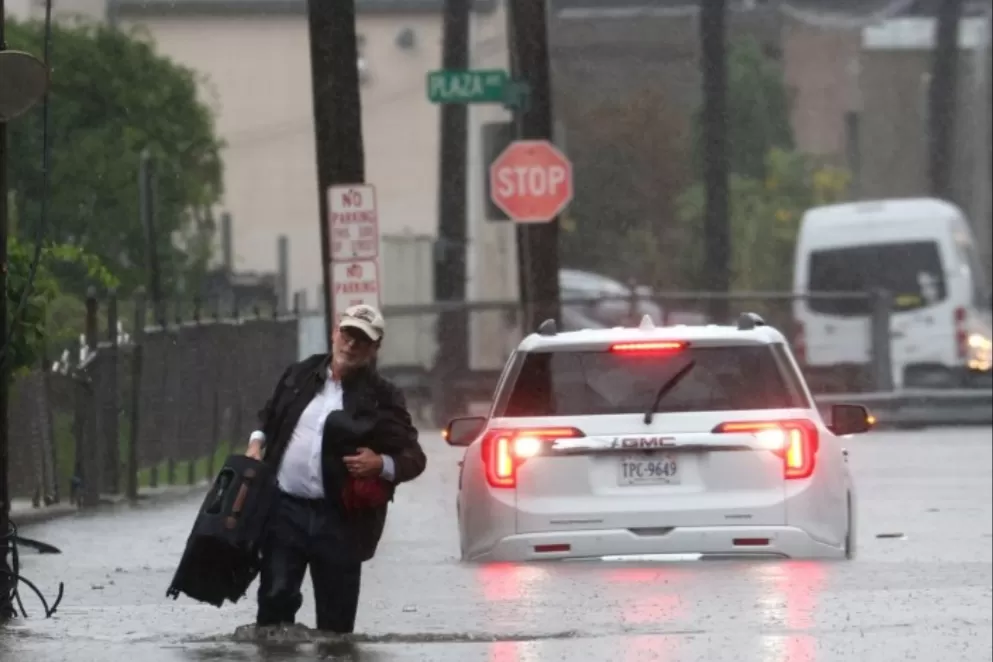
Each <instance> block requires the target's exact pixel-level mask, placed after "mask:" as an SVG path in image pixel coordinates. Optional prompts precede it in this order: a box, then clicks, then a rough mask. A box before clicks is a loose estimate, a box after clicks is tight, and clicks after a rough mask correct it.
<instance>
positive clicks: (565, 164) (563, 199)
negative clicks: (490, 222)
mask: <svg viewBox="0 0 993 662" xmlns="http://www.w3.org/2000/svg"><path fill="white" fill-rule="evenodd" d="M572 196H573V181H572V163H571V162H570V161H569V159H568V158H567V157H566V156H565V155H564V154H563V153H562V152H560V151H559V150H558V148H556V147H555V145H553V144H552V143H551V142H549V141H547V140H517V141H514V142H512V143H511V144H510V145H509V146H508V147H507V149H505V150H504V151H503V153H502V154H500V156H498V157H497V158H496V160H494V161H493V163H492V165H490V198H491V200H492V201H493V204H494V205H496V206H497V207H498V208H500V209H501V210H503V212H504V213H506V214H507V216H509V217H510V219H511V220H512V221H514V222H515V223H548V222H550V221H552V220H554V219H555V217H556V216H558V215H559V214H561V213H562V211H563V210H565V208H566V207H568V206H569V203H570V202H571V201H572Z"/></svg>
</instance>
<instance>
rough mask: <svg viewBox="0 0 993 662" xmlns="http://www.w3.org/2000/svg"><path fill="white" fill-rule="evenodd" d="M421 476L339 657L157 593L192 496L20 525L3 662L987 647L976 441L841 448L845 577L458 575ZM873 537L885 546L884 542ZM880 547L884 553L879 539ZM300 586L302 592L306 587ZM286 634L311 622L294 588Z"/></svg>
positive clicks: (805, 568)
mask: <svg viewBox="0 0 993 662" xmlns="http://www.w3.org/2000/svg"><path fill="white" fill-rule="evenodd" d="M424 445H425V450H426V452H427V453H428V456H429V464H428V470H427V471H426V472H425V474H424V475H423V476H422V477H421V479H420V480H418V481H416V482H414V483H412V484H409V485H406V486H404V487H403V488H401V489H400V491H399V493H398V495H397V502H396V504H395V506H394V507H393V508H392V509H391V512H390V516H389V521H388V524H387V530H386V534H385V536H384V538H383V542H382V544H381V545H380V551H379V554H378V556H377V557H376V558H375V559H374V561H373V562H371V563H369V564H367V565H366V567H365V570H364V576H363V590H362V597H361V606H360V609H359V615H358V623H357V631H358V632H359V633H360V634H358V635H356V636H355V637H353V640H352V641H351V642H330V641H324V642H318V643H313V642H305V643H275V642H266V643H260V642H257V641H243V640H240V639H241V637H236V636H235V632H236V629H237V628H238V627H239V626H243V625H246V624H250V623H251V622H252V621H253V619H254V613H255V585H253V587H252V589H251V591H250V593H249V595H248V596H247V597H246V598H245V599H244V600H242V602H241V603H239V604H238V605H235V606H231V605H226V606H225V607H223V608H222V609H215V608H213V607H208V606H203V605H198V604H196V603H193V602H192V601H190V600H189V599H188V598H185V597H181V598H180V599H179V600H178V601H172V600H168V599H166V597H165V591H166V588H167V587H168V585H169V582H170V579H171V578H172V574H173V572H174V571H175V568H176V566H177V564H178V562H179V558H180V554H181V552H182V550H183V545H184V542H185V538H186V536H187V534H188V532H189V528H190V526H191V524H192V522H193V518H194V515H195V512H196V508H197V506H198V505H199V502H200V498H199V497H194V498H189V499H184V500H182V501H179V502H173V503H170V504H168V505H160V506H155V505H152V504H149V505H142V506H140V507H138V508H125V509H123V510H119V511H117V512H116V513H104V512H101V513H96V514H91V515H87V516H80V517H75V518H72V519H61V520H55V521H52V522H48V523H45V524H40V525H37V526H33V527H25V529H24V530H23V531H22V533H23V534H24V535H26V536H29V537H31V538H35V539H38V540H43V541H45V542H48V543H51V544H54V545H56V546H58V547H59V548H60V549H61V550H62V552H63V554H62V555H59V556H40V555H36V554H34V553H33V552H30V551H27V550H25V551H24V552H23V555H22V564H23V574H24V575H25V576H26V577H27V578H28V579H30V580H31V581H33V582H35V583H36V584H38V586H39V588H41V589H42V590H43V592H44V594H45V596H46V598H48V599H49V600H51V599H52V598H53V597H54V595H55V592H56V589H57V585H58V582H59V581H60V580H61V581H64V582H65V598H64V600H63V604H62V606H61V607H60V608H59V611H58V613H57V614H56V615H55V616H54V617H53V618H51V619H47V620H46V619H44V617H43V614H42V610H41V607H40V605H39V603H38V602H37V599H36V598H35V597H34V596H33V595H32V594H31V593H30V592H29V591H28V590H27V589H26V588H23V587H22V593H21V595H22V599H23V601H24V604H25V607H26V608H27V610H28V615H29V618H28V619H26V620H22V621H18V622H16V623H15V624H14V625H13V626H11V627H9V628H8V630H7V631H6V632H5V633H3V634H0V660H3V662H15V661H17V662H60V661H67V662H68V661H71V662H194V661H204V662H206V661H208V660H209V661H217V662H221V661H232V662H234V661H242V660H243V661H245V662H249V661H254V660H274V661H275V660H285V661H290V660H314V659H328V660H343V661H344V660H350V661H356V662H358V661H361V662H401V661H404V662H406V661H415V660H416V661H424V662H444V661H451V662H475V661H477V660H479V661H483V662H536V661H539V660H540V661H542V662H545V661H549V662H550V661H562V662H567V661H568V662H571V661H576V660H591V661H601V660H602V661H610V662H639V661H649V660H660V661H661V660H664V661H690V662H692V661H700V662H718V661H723V660H729V661H730V660H756V661H762V662H801V661H803V662H806V661H811V662H812V661H817V662H827V661H838V662H841V661H845V662H851V661H855V660H871V661H872V662H884V661H887V660H908V659H914V660H923V661H944V660H948V661H954V662H971V661H977V662H978V661H980V660H986V661H988V660H989V659H990V656H991V651H993V634H991V622H993V606H991V597H993V591H991V582H993V538H991V523H990V522H991V516H993V507H991V499H993V495H991V489H993V481H991V474H993V466H991V464H993V455H991V433H990V430H989V429H970V430H940V431H938V430H931V431H927V432H903V433H896V432H893V433H875V434H870V435H867V436H865V437H862V438H860V439H856V440H853V441H852V442H851V446H850V449H851V460H852V462H853V465H854V468H855V473H856V480H857V483H856V485H857V488H858V489H859V498H860V517H861V521H860V523H859V544H860V547H859V556H858V558H857V559H855V560H854V561H849V562H836V563H824V562H818V563H812V562H799V561H792V562H783V561H761V562H738V561H735V562H724V561H710V562H688V563H655V564H633V563H631V564H617V563H611V564H608V563H581V564H580V563H569V564H541V565H538V564H535V565H527V566H524V565H520V566H518V565H494V566H469V565H463V564H461V563H459V561H458V560H457V555H458V539H457V535H456V530H455V503H454V497H455V482H456V480H457V467H456V462H457V461H458V459H459V457H460V454H461V451H457V450H452V449H449V448H448V447H446V446H444V445H443V443H442V442H441V440H440V439H439V438H438V437H437V436H429V437H425V439H424ZM886 534H902V536H899V535H889V536H887V535H886ZM879 535H883V536H885V537H882V538H880V537H877V536H879ZM307 583H308V584H309V579H308V582H307ZM305 596H306V597H305V602H304V606H303V609H302V610H301V612H300V619H301V621H302V622H303V623H305V624H312V623H313V619H314V614H313V602H312V599H311V593H310V589H309V586H308V587H307V591H306V594H305Z"/></svg>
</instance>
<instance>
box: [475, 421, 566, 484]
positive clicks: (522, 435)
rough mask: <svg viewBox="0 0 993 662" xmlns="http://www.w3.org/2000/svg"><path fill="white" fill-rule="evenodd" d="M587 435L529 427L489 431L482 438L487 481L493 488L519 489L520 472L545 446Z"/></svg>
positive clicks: (563, 429) (564, 430)
mask: <svg viewBox="0 0 993 662" xmlns="http://www.w3.org/2000/svg"><path fill="white" fill-rule="evenodd" d="M582 436H584V435H583V433H582V432H580V431H579V430H577V429H576V428H569V427H564V428H551V427H549V428H528V429H521V430H504V429H495V430H489V431H487V432H486V434H485V435H484V436H483V444H482V451H483V465H484V467H485V469H486V482H488V483H489V484H490V485H491V486H492V487H508V488H514V487H517V469H518V467H520V466H521V465H522V464H524V462H525V461H527V459H528V458H530V457H534V456H535V455H539V454H540V453H541V452H542V450H543V448H544V445H545V443H547V442H549V441H553V440H555V439H575V438H577V437H582Z"/></svg>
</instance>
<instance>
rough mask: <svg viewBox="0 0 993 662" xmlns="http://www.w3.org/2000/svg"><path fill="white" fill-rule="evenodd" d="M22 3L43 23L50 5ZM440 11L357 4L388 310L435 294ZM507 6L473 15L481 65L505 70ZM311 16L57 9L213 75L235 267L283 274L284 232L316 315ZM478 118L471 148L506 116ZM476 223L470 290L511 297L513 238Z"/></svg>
mask: <svg viewBox="0 0 993 662" xmlns="http://www.w3.org/2000/svg"><path fill="white" fill-rule="evenodd" d="M13 2H15V3H19V5H21V7H20V9H21V11H25V10H27V9H29V8H33V12H34V14H35V15H36V16H37V15H38V13H39V12H41V11H42V7H43V3H36V2H35V1H34V0H13ZM442 4H443V3H442V0H357V6H358V26H357V30H358V34H359V41H360V49H359V50H360V62H359V66H360V70H361V72H362V75H363V83H362V89H361V93H362V105H363V113H362V122H363V137H364V142H365V153H366V173H367V179H368V180H369V182H370V183H372V184H375V185H376V187H377V197H378V202H379V208H380V224H381V229H382V233H383V235H384V240H385V241H386V247H385V248H384V252H385V256H384V260H383V263H384V264H383V270H384V274H383V278H384V280H385V281H386V283H385V285H386V288H385V289H386V298H387V299H388V302H389V303H393V302H403V303H411V302H415V301H420V300H424V298H425V297H427V298H430V294H431V280H432V278H431V273H432V267H431V250H432V244H431V242H432V241H433V238H434V236H435V235H436V233H437V197H438V134H439V112H438V106H434V105H432V104H430V103H429V102H428V100H427V97H426V92H425V76H426V74H427V72H428V71H430V70H432V69H437V68H440V63H441V8H442ZM498 5H499V3H498V2H496V1H495V0H476V2H475V4H474V8H475V11H474V13H473V16H472V29H473V35H472V43H473V45H474V48H473V62H472V65H473V66H477V67H499V68H503V67H506V66H507V61H506V58H507V49H506V39H505V37H504V35H505V31H504V25H505V19H504V15H503V12H502V11H501V10H500V9H499V7H498ZM306 7H307V3H306V0H56V9H57V15H58V16H59V17H60V18H67V17H68V16H70V15H73V14H82V15H88V16H90V17H93V18H98V19H106V20H114V21H117V22H118V24H119V25H120V26H121V27H123V28H125V29H127V28H129V27H132V26H135V27H139V28H140V29H142V30H144V31H146V32H147V33H148V35H149V36H150V37H151V38H152V39H153V40H154V42H155V44H156V45H157V47H158V50H159V51H160V52H161V53H163V54H165V55H167V56H168V57H170V58H172V59H173V60H175V61H177V62H179V63H181V64H183V65H186V66H188V67H190V68H192V69H195V70H196V71H197V72H198V73H199V74H200V75H201V76H202V85H201V91H202V99H203V100H204V101H205V102H206V103H208V104H209V105H210V106H211V107H212V108H213V109H214V110H215V111H216V117H217V128H218V132H219V135H220V136H221V138H222V139H223V140H224V141H225V143H226V148H225V150H224V153H223V157H224V166H225V175H224V184H225V194H224V200H223V202H222V205H221V207H222V208H223V209H225V210H227V211H229V212H230V213H231V215H232V219H233V227H234V233H233V235H234V237H233V238H234V242H233V243H234V245H233V248H234V251H233V252H234V267H235V268H236V269H238V270H252V271H274V270H275V269H276V260H277V251H276V241H277V237H278V236H279V235H280V234H285V235H286V236H287V237H288V238H289V244H290V274H289V276H290V291H295V290H300V289H303V290H306V291H307V292H308V301H309V302H310V304H311V305H315V304H316V302H317V300H318V299H317V296H316V295H317V292H318V290H317V287H318V285H319V284H320V282H321V271H320V248H319V246H320V243H319V226H318V221H319V219H318V208H317V200H318V197H317V196H318V192H317V176H316V167H315V157H314V130H313V116H312V103H311V80H310V61H309V39H308V33H307V16H306ZM16 9H17V8H16V7H15V10H16ZM470 113H471V118H470V120H471V124H470V135H471V136H474V137H475V136H476V135H478V129H477V128H476V127H477V126H478V124H479V123H480V122H482V121H492V120H494V119H502V118H504V117H505V111H504V110H503V109H502V108H499V107H494V108H489V107H486V108H472V109H471V110H470ZM475 154H478V147H477V145H476V144H475V142H473V144H472V145H470V159H471V162H472V164H473V166H474V171H473V172H471V173H470V182H471V184H470V186H471V191H470V196H471V201H470V218H471V220H472V221H475V220H476V219H479V218H481V216H482V209H483V207H482V198H481V197H480V196H481V194H480V191H481V185H482V182H481V179H480V178H481V177H482V172H481V171H480V169H479V168H478V167H476V166H477V165H478V162H479V158H478V157H476V156H475ZM471 225H472V227H471V228H470V238H471V247H472V249H471V256H470V258H469V262H470V264H469V268H470V280H471V284H470V289H471V293H472V294H473V295H475V296H477V297H481V298H489V299H494V298H496V299H502V298H505V297H507V296H510V295H511V294H512V293H513V292H514V289H513V288H515V287H516V270H515V269H514V268H512V265H513V261H514V259H515V255H514V254H513V248H514V246H513V241H512V238H513V236H512V233H511V232H510V228H509V227H508V226H507V225H497V226H494V225H493V224H486V225H484V224H482V223H477V222H472V223H471ZM484 272H485V274H486V277H481V274H482V273H484ZM477 286H478V287H477ZM494 288H495V289H494Z"/></svg>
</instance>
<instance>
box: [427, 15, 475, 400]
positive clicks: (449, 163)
mask: <svg viewBox="0 0 993 662" xmlns="http://www.w3.org/2000/svg"><path fill="white" fill-rule="evenodd" d="M470 2H471V0H445V10H444V16H443V25H442V45H441V48H442V53H441V68H442V69H444V70H446V71H453V70H466V69H468V68H469V29H470V28H469V5H470ZM439 115H440V121H441V126H440V132H439V135H440V136H441V140H440V141H439V155H438V162H439V166H438V240H437V242H438V243H437V245H436V249H435V252H434V256H435V257H434V259H435V264H434V297H435V301H439V302H456V301H465V298H466V249H467V246H466V237H467V234H468V231H467V227H466V223H467V217H466V207H467V201H466V186H467V174H466V172H467V167H468V164H467V160H468V154H467V147H468V140H469V135H468V133H469V106H468V105H467V104H462V103H446V104H442V105H441V110H440V113H439ZM468 331H469V319H468V313H467V312H466V311H464V310H451V311H445V312H442V313H441V315H439V317H438V327H437V340H438V347H443V348H444V351H445V360H444V361H441V362H439V364H438V367H439V368H440V369H441V371H443V373H444V374H441V375H439V380H438V382H439V384H441V385H442V386H443V387H444V389H445V392H444V393H442V394H440V395H441V398H440V399H441V402H443V403H444V404H445V407H446V408H449V409H451V411H455V412H458V411H462V403H461V402H460V401H457V400H460V398H459V393H458V392H457V391H456V390H455V389H453V388H449V386H450V385H451V384H452V382H453V380H452V379H449V378H447V377H448V376H450V375H452V374H454V373H457V372H459V371H463V370H467V369H468V367H469V365H468V363H469V360H468V357H469V347H468V346H469V333H468Z"/></svg>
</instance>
